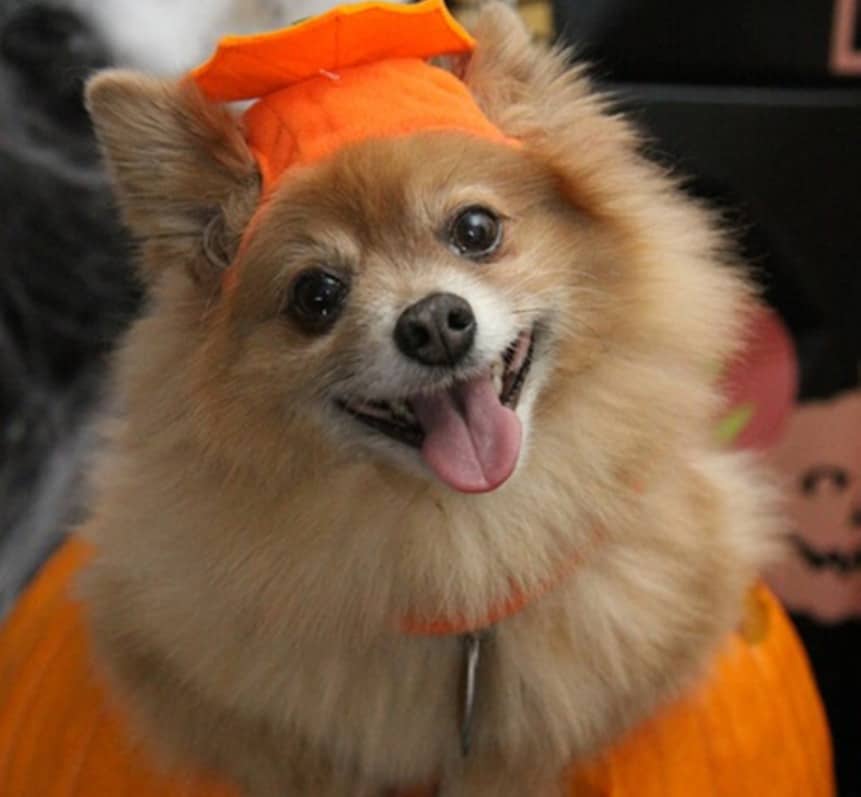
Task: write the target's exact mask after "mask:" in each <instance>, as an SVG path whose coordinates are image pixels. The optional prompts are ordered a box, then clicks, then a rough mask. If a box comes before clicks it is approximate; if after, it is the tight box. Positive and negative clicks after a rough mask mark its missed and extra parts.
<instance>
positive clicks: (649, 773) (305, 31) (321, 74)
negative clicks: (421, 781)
mask: <svg viewBox="0 0 861 797" xmlns="http://www.w3.org/2000/svg"><path fill="white" fill-rule="evenodd" d="M472 47H473V41H472V39H471V38H470V37H469V35H468V34H467V33H466V32H464V31H463V30H462V29H461V28H460V26H458V25H457V23H456V22H454V20H453V19H452V18H451V17H450V16H449V15H448V13H447V12H446V11H445V9H444V7H443V5H442V2H441V0H429V1H428V2H425V3H420V4H418V5H415V6H386V5H383V4H373V3H372V4H364V5H360V6H354V7H349V8H341V9H336V10H335V11H333V12H331V13H329V14H326V15H324V16H323V17H321V18H318V19H315V20H310V21H308V22H305V23H302V24H300V25H298V26H295V27H294V28H290V29H288V30H287V31H282V32H277V33H273V34H264V35H261V36H253V37H247V38H236V39H227V40H225V41H224V42H223V43H222V44H221V46H220V47H219V50H218V52H217V53H216V55H215V56H214V57H213V59H212V60H211V61H209V62H208V63H207V64H204V65H203V66H202V67H200V68H199V69H197V70H195V71H194V72H193V73H192V74H191V75H190V77H189V79H191V80H193V81H195V82H196V83H197V85H198V86H199V87H200V88H201V90H202V91H203V92H204V93H205V94H206V95H207V96H208V97H209V98H210V99H212V100H216V101H220V102H227V101H233V100H247V99H257V100H258V102H257V103H256V104H254V105H252V106H251V108H250V109H249V110H248V111H246V113H245V115H244V128H245V131H246V135H247V139H248V142H249V146H250V147H251V150H252V152H253V154H254V156H255V158H256V159H257V161H258V164H259V165H260V169H261V175H262V177H263V188H264V201H263V203H262V204H261V209H262V210H265V207H266V201H265V200H266V197H267V195H268V194H269V193H270V192H271V190H272V189H273V188H274V187H275V186H276V185H277V183H278V181H279V180H281V179H282V178H283V177H284V175H285V174H286V173H287V172H289V170H291V169H294V168H299V167H301V166H303V165H306V164H309V163H313V162H315V161H318V160H320V159H322V158H325V157H327V156H328V155H330V154H332V153H333V152H335V151H337V150H338V149H339V148H341V147H343V146H345V145H349V144H351V143H355V142H358V141H363V140H367V139H370V138H380V137H392V136H399V135H405V134H408V133H413V132H418V131H459V132H461V133H466V134H468V135H475V136H480V137H483V138H485V139H489V140H493V141H497V142H499V143H503V144H505V145H509V146H518V142H516V141H513V140H511V139H509V138H507V137H506V136H505V135H504V134H503V133H502V132H501V131H500V130H498V129H497V128H496V127H494V125H493V124H492V123H491V122H490V121H489V120H488V119H487V118H486V117H485V116H484V114H483V113H482V112H481V110H480V108H479V107H478V105H477V103H476V102H475V100H474V99H473V97H472V96H471V95H470V93H469V91H468V89H467V88H466V86H465V85H464V84H463V83H461V82H460V81H459V80H458V79H457V78H456V77H454V76H453V75H451V74H450V73H447V72H445V71H443V70H440V69H438V68H436V67H433V66H431V65H429V64H428V63H426V61H425V59H427V58H429V57H431V56H436V55H452V54H455V55H456V54H464V53H468V52H469V51H470V50H471V49H472ZM251 229H252V233H253V222H252V227H251ZM241 256H242V250H240V255H239V259H241ZM236 272H237V269H236V268H235V267H234V268H231V269H229V273H230V274H232V275H233V277H231V278H232V279H235V278H236V277H235V275H236ZM731 425H733V426H734V427H735V426H737V425H738V424H737V423H733V424H731ZM742 425H743V424H742ZM88 556H89V548H88V547H87V546H86V545H85V544H84V543H83V542H82V541H80V540H78V539H76V538H72V539H71V540H70V541H68V542H67V543H66V544H65V545H64V546H63V547H62V548H61V549H60V550H59V551H58V552H57V553H56V554H55V555H54V557H53V558H52V559H51V561H49V562H48V564H47V565H46V566H45V568H44V569H43V571H42V572H41V574H40V575H39V576H38V578H37V579H36V581H35V582H34V583H33V585H32V586H31V587H30V589H29V590H28V591H27V593H26V594H25V595H24V596H23V598H22V599H21V601H20V602H19V604H18V606H17V608H16V610H15V611H14V612H13V614H12V615H11V617H10V618H9V619H8V620H7V622H6V623H5V625H4V626H3V627H1V628H0V795H2V797H237V795H236V792H235V790H233V789H232V788H231V787H230V786H229V785H227V784H223V783H216V782H212V781H211V780H208V779H207V778H206V776H205V775H202V774H194V773H176V772H165V771H161V770H159V769H158V768H157V767H156V765H155V763H154V762H153V761H152V760H151V759H150V758H149V757H148V755H147V752H146V750H145V748H143V747H141V746H140V744H139V743H138V742H137V741H136V738H135V736H134V734H133V731H132V730H131V729H130V728H129V726H128V724H127V722H126V719H125V717H124V715H123V711H122V708H121V707H120V706H119V705H118V704H116V703H115V701H114V700H113V699H112V696H111V695H110V694H108V693H107V691H106V690H105V687H104V685H103V683H102V681H101V678H100V676H99V674H98V672H97V670H96V669H95V668H94V667H93V664H92V662H91V660H90V655H89V647H88V640H87V631H86V626H85V623H84V618H83V613H82V610H81V607H80V606H79V604H78V603H77V602H76V601H75V600H74V598H73V597H72V595H71V589H70V587H71V584H72V582H73V579H74V576H75V574H76V573H77V572H78V571H79V570H80V568H81V567H82V566H83V565H84V564H85V562H86V560H87V557H88ZM536 597H537V596H529V599H534V598H536ZM526 600H527V596H513V597H512V601H510V602H509V603H510V605H509V604H506V605H505V606H503V607H500V614H499V617H498V618H496V619H500V618H502V619H500V621H503V622H504V616H505V615H506V614H509V613H513V612H515V611H518V610H519V609H520V608H522V605H523V604H524V603H525V602H526ZM749 608H750V611H749V612H748V615H749V618H748V620H749V621H748V623H747V624H746V626H745V627H744V628H743V629H741V630H740V631H739V632H738V633H737V634H735V635H733V636H732V637H731V638H730V639H729V640H727V643H726V645H725V647H724V649H723V651H722V652H721V654H720V656H719V657H718V660H717V661H716V663H715V666H714V668H713V671H712V672H711V673H710V674H709V677H708V678H707V679H706V681H705V683H703V684H702V685H701V686H700V687H699V688H697V689H695V690H693V692H692V693H690V694H689V695H688V696H686V697H685V698H684V699H682V700H680V701H678V702H677V703H675V704H674V705H671V706H669V707H667V708H666V709H664V710H663V711H662V712H661V713H659V715H657V716H655V717H654V718H653V719H652V720H651V721H650V722H648V723H647V724H645V725H644V726H642V727H640V728H639V729H637V730H635V731H634V732H633V733H631V734H630V735H629V736H628V737H627V738H626V739H624V740H622V741H621V742H620V743H619V744H618V745H617V746H616V747H614V748H613V749H611V750H609V751H608V752H607V753H606V754H604V755H603V756H601V757H600V758H599V759H597V760H594V761H591V762H585V763H578V765H577V767H576V768H575V769H574V770H573V771H572V772H571V773H568V774H566V775H565V777H566V778H567V779H568V783H570V788H569V789H568V791H569V793H570V794H571V797H700V795H715V796H716V797H738V795H745V794H750V795H755V796H756V797H760V795H770V796H772V797H788V796H789V795H796V794H797V795H803V797H829V795H831V794H832V792H833V784H832V777H831V759H830V747H829V740H828V734H827V730H826V727H825V723H824V718H823V714H822V709H821V706H820V703H819V699H818V696H817V694H816V690H815V688H814V685H813V682H812V679H811V677H810V672H809V670H808V666H807V663H806V660H805V658H804V655H803V652H802V651H801V648H800V646H799V644H798V642H797V640H796V638H795V635H794V633H793V631H792V629H791V627H790V626H789V624H788V622H787V620H786V618H785V617H784V615H783V613H782V612H781V610H780V608H779V607H778V605H777V603H776V602H775V601H774V599H773V598H772V597H771V596H770V595H769V593H768V592H767V591H765V590H764V589H763V588H759V589H757V590H756V591H754V592H753V593H752V594H751V599H750V607H749ZM438 630H439V629H435V628H434V629H430V630H429V631H428V633H436V632H437V631H438ZM412 631H413V632H414V631H415V629H412ZM443 632H451V629H450V628H447V629H443ZM402 797H407V795H406V794H404V795H403V796H402ZM413 797H417V795H413Z"/></svg>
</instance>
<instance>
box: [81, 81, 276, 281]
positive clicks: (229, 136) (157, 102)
mask: <svg viewBox="0 0 861 797" xmlns="http://www.w3.org/2000/svg"><path fill="white" fill-rule="evenodd" d="M86 100H87V107H88V109H89V111H90V115H91V116H92V119H93V123H94V125H95V129H96V134H97V136H98V138H99V141H100V143H101V145H102V148H103V150H104V153H105V158H106V160H107V163H108V168H109V170H110V173H111V175H112V177H113V181H114V185H115V190H116V193H117V196H118V198H119V202H120V205H121V207H122V210H123V213H124V217H125V220H126V224H127V225H128V227H129V229H130V230H131V232H132V234H133V235H134V236H135V237H136V238H137V239H139V240H140V242H141V244H142V247H143V261H144V272H145V273H144V276H145V278H146V279H147V280H148V281H151V280H154V279H155V278H156V277H157V276H158V274H159V273H160V272H161V271H164V270H165V269H168V268H176V267H181V268H185V269H186V271H187V272H188V273H189V274H190V275H191V276H192V278H193V279H195V280H196V281H198V282H200V283H204V284H209V285H211V286H217V285H218V284H219V283H220V279H219V277H220V274H221V272H222V271H223V269H224V268H225V267H226V266H227V265H229V263H230V262H231V261H232V259H233V256H234V255H235V253H236V249H237V248H238V245H239V241H240V239H241V236H242V231H243V229H244V228H245V225H246V224H247V223H248V221H249V219H250V218H251V215H252V214H253V212H254V208H255V207H256V205H257V202H258V200H259V195H260V178H259V174H258V170H257V166H256V163H255V161H254V158H253V157H252V155H251V153H250V151H249V149H248V147H247V145H246V143H245V140H244V138H243V136H242V133H241V130H240V128H239V123H238V120H237V119H236V118H235V117H234V116H233V115H232V114H230V113H229V112H228V111H227V110H226V109H225V108H224V107H222V106H219V105H215V104H212V103H210V102H208V101H207V100H206V99H205V98H204V97H203V96H202V94H201V93H200V91H199V90H198V88H197V87H196V86H195V85H194V84H193V83H192V82H191V81H189V80H183V81H179V82H177V81H165V80H158V79H155V78H149V77H145V76H142V75H138V74H135V73H132V72H125V71H119V70H111V71H108V72H103V73H101V74H99V75H97V76H96V77H94V78H93V79H92V80H91V81H90V82H89V84H88V85H87V91H86Z"/></svg>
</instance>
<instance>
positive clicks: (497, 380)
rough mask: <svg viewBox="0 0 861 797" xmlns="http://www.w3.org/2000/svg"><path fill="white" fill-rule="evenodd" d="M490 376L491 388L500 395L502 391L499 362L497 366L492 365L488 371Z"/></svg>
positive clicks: (501, 373) (501, 374) (501, 375)
mask: <svg viewBox="0 0 861 797" xmlns="http://www.w3.org/2000/svg"><path fill="white" fill-rule="evenodd" d="M490 378H491V379H492V380H493V389H494V390H495V391H496V395H500V394H501V393H502V378H503V372H502V365H501V363H500V364H499V367H498V368H497V367H496V366H494V367H493V368H492V369H491V371H490Z"/></svg>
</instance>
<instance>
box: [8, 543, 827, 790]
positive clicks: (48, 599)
mask: <svg viewBox="0 0 861 797" xmlns="http://www.w3.org/2000/svg"><path fill="white" fill-rule="evenodd" d="M86 557H87V548H86V547H85V546H84V544H83V543H81V542H79V541H76V540H73V541H71V542H69V543H67V544H66V545H65V546H64V547H63V548H62V549H61V550H60V551H59V552H58V553H57V554H56V555H55V556H54V558H53V559H52V560H51V561H50V562H49V563H48V565H47V566H46V567H45V568H44V570H43V572H42V573H41V574H40V576H39V577H38V579H37V580H36V582H35V583H34V584H33V586H32V587H31V588H30V589H29V591H28V592H27V593H26V594H25V595H24V597H23V598H22V599H21V601H20V602H19V604H18V606H17V607H16V610H15V611H14V612H13V614H12V616H11V617H10V618H9V620H8V621H7V622H6V623H5V625H4V626H3V628H2V629H0V795H3V796H4V797H120V795H121V796H122V797H236V793H235V791H234V790H232V789H231V788H229V787H226V786H224V785H222V784H217V783H213V782H209V781H207V780H206V779H205V778H204V777H202V776H194V775H187V776H178V775H177V774H176V773H165V772H160V771H158V769H157V768H156V767H155V765H154V764H153V763H152V762H151V761H150V760H149V759H148V758H147V756H146V753H145V752H144V751H143V750H142V749H141V747H140V746H139V745H138V744H136V743H135V742H134V741H133V737H132V736H131V735H130V733H129V731H128V728H127V726H126V724H125V722H124V720H123V718H122V716H121V714H120V712H119V711H118V709H117V708H116V707H115V706H113V705H111V703H110V701H109V700H108V698H107V695H106V694H105V692H104V690H103V688H102V686H101V685H100V682H99V679H98V677H97V676H96V674H95V673H94V672H93V671H92V669H91V665H90V660H89V655H88V650H87V640H86V632H85V628H84V624H83V618H82V615H81V611H80V607H79V605H78V604H77V603H76V602H75V601H74V600H73V599H72V598H71V597H70V594H69V587H70V583H71V581H72V578H73V576H74V574H75V573H76V572H77V571H78V570H79V569H80V567H81V566H82V565H83V563H84V561H85V560H86ZM750 609H751V610H750V611H749V613H748V622H747V623H746V625H745V628H743V629H742V630H741V631H740V632H739V633H738V634H735V635H733V637H732V638H731V639H729V640H728V642H727V645H726V647H725V649H724V651H723V653H722V654H721V656H720V657H719V659H718V661H717V662H716V663H715V667H714V669H713V671H712V673H711V675H710V677H709V678H708V679H707V680H706V682H705V683H704V684H703V685H702V686H701V687H700V688H699V689H697V690H695V691H694V692H693V693H691V694H690V695H688V696H687V697H686V698H685V699H683V700H680V701H678V702H677V703H675V704H674V705H672V706H670V707H668V708H667V709H666V710H665V711H663V712H662V713H661V714H660V715H658V716H656V717H655V718H654V719H653V720H652V721H651V722H649V723H647V724H646V725H644V726H643V727H640V728H639V729H637V730H636V731H634V732H633V733H632V734H630V736H629V737H628V738H627V739H626V740H624V741H623V742H621V743H620V744H618V745H617V746H616V747H615V748H613V749H612V750H610V751H609V752H608V753H606V754H605V755H604V756H602V757H601V758H600V759H599V760H596V761H594V762H590V763H589V764H588V765H586V766H578V767H577V768H576V770H574V771H572V773H571V774H570V775H569V779H570V789H569V793H570V795H571V797H691V796H692V795H696V796H697V797H701V796H703V797H705V796H707V795H712V796H713V797H744V795H750V796H751V797H761V795H769V797H789V795H804V797H829V796H830V795H832V794H833V793H834V786H833V779H832V773H831V750H830V743H829V737H828V732H827V729H826V724H825V718H824V714H823V711H822V706H821V704H820V701H819V697H818V695H817V692H816V689H815V687H814V684H813V681H812V678H811V674H810V670H809V668H808V665H807V661H806V659H805V656H804V653H803V651H802V649H801V647H800V645H799V643H798V641H797V639H796V637H795V634H794V632H793V630H792V628H791V626H790V625H789V622H788V620H787V619H786V617H785V616H784V614H783V612H782V611H781V609H780V608H779V606H778V605H777V603H776V601H775V600H774V599H773V598H772V597H771V595H770V594H769V593H768V592H767V591H766V590H765V589H758V590H756V591H755V592H754V593H752V596H751V606H750Z"/></svg>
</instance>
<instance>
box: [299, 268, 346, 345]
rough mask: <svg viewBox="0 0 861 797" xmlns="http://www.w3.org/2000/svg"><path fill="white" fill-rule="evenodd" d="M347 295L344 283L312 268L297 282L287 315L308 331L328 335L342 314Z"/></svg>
mask: <svg viewBox="0 0 861 797" xmlns="http://www.w3.org/2000/svg"><path fill="white" fill-rule="evenodd" d="M347 292H348V287H347V285H346V283H345V282H344V281H343V280H341V279H340V278H338V277H336V276H334V275H333V274H330V273H329V272H327V271H323V269H320V268H311V269H308V270H307V271H303V272H302V273H301V274H300V275H299V276H298V277H296V279H295V280H294V281H293V286H292V288H291V289H290V299H289V301H288V303H287V312H288V314H289V315H290V316H291V317H292V318H293V319H294V320H295V321H296V322H297V323H298V324H299V325H300V326H301V327H302V328H303V329H304V330H305V331H306V332H325V331H326V330H327V329H329V327H331V326H332V324H334V323H335V321H337V319H338V316H339V315H340V314H341V309H342V308H343V305H344V300H345V299H346V298H347Z"/></svg>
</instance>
